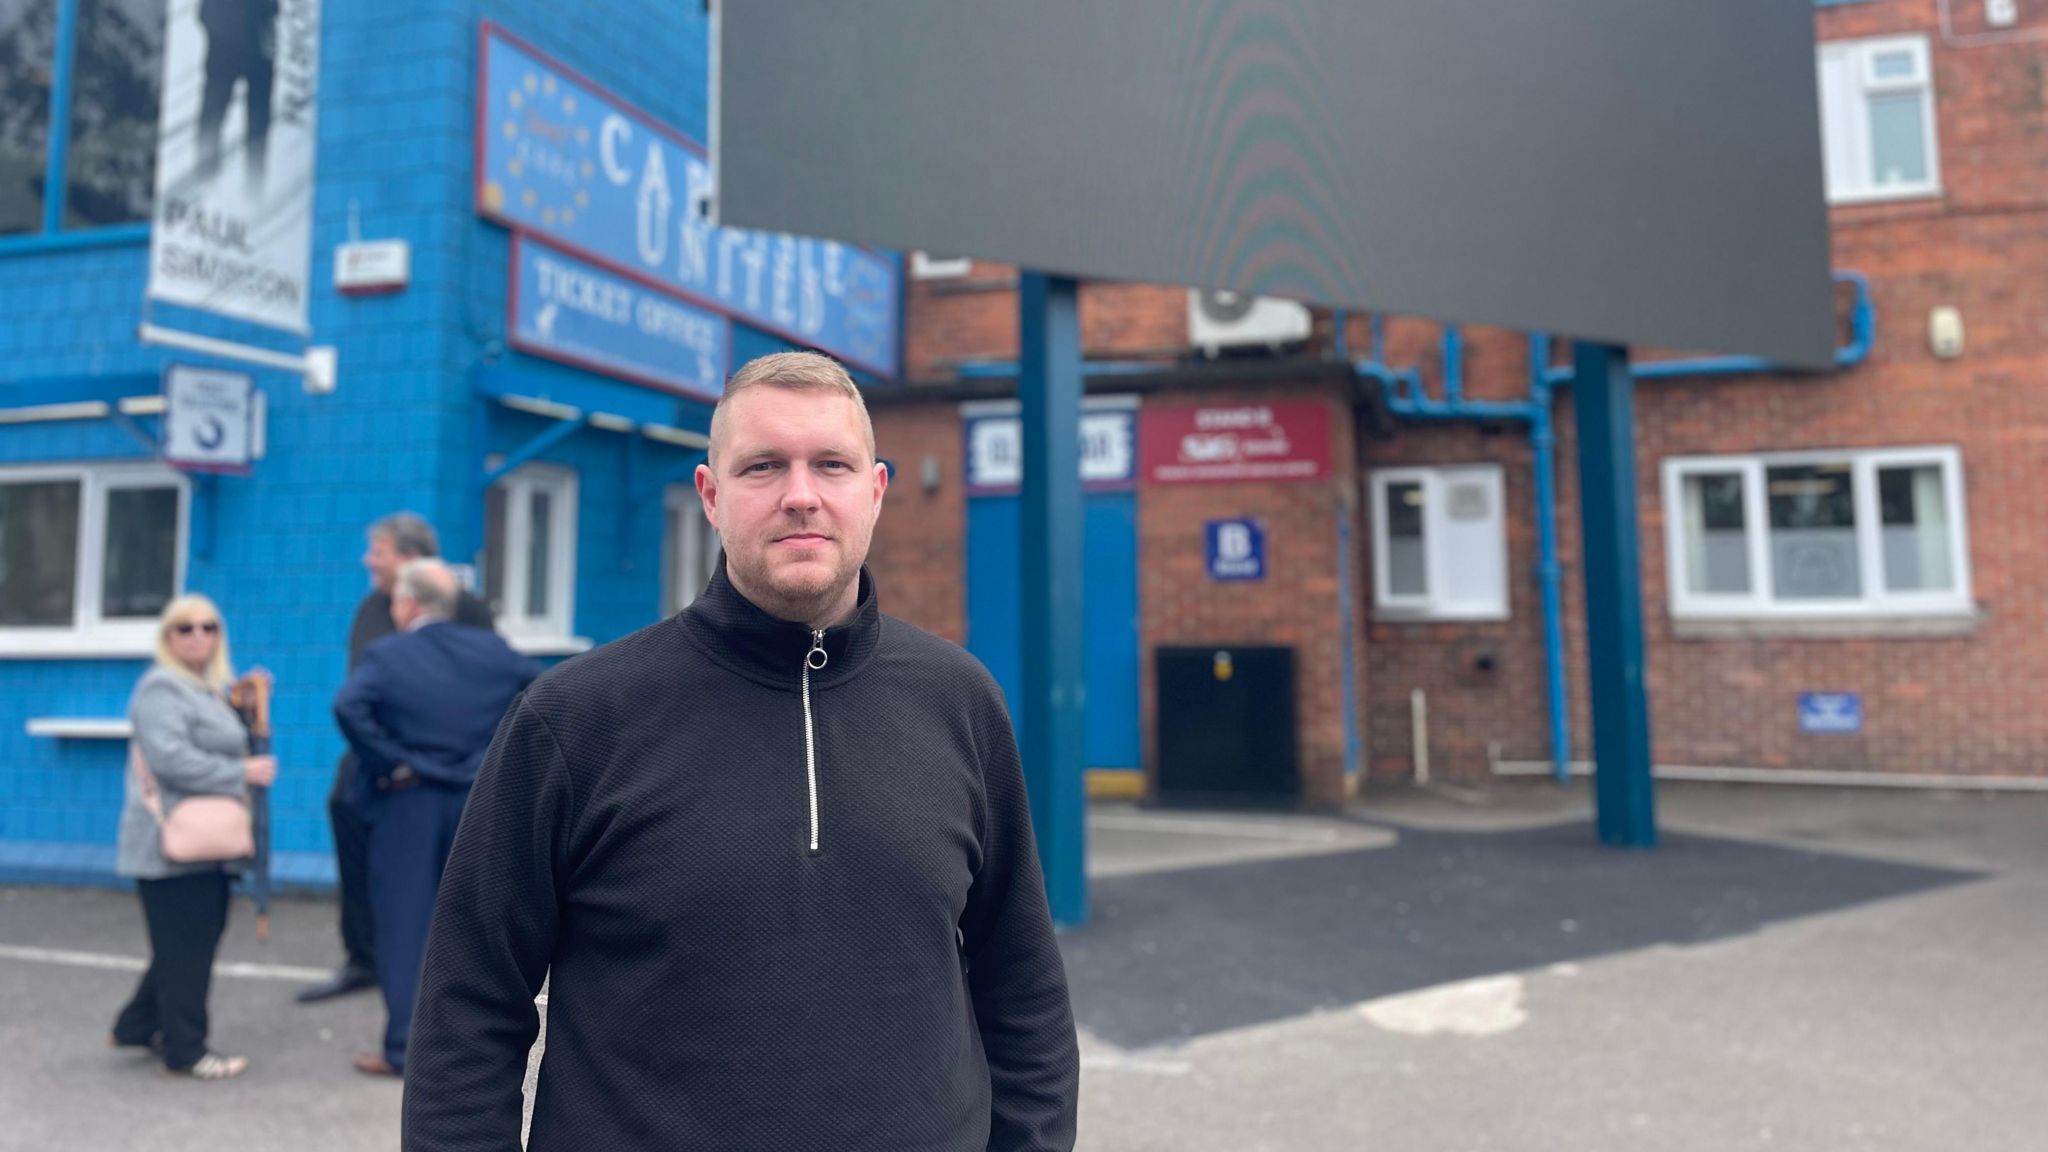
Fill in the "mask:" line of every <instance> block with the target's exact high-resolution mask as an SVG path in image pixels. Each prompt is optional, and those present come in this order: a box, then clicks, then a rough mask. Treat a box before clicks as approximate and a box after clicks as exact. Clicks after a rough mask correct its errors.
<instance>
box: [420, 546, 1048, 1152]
mask: <svg viewBox="0 0 2048 1152" xmlns="http://www.w3.org/2000/svg"><path fill="white" fill-rule="evenodd" d="M550 972H552V979H551V981H550V983H549V988H548V997H549V999H548V1004H547V1050H546V1056H545V1058H544V1059H543V1061H542V1064H541V1071H540V1082H539V1088H538V1091H537V1096H536V1099H535V1104H534V1109H533V1127H532V1132H531V1136H530V1143H529V1145H528V1147H529V1148H530V1149H531V1150H532V1152H562V1150H568V1149H574V1150H576V1152H627V1150H633V1152H640V1150H651V1149H664V1150H666V1149H676V1150H686V1152H713V1150H728V1149H729V1150H734V1152H738V1150H746V1152H782V1150H789V1152H796V1150H799V1149H801V1150H803V1152H868V1150H871V1152H980V1150H982V1149H1000V1150H1003V1152H1009V1150H1019V1152H1026V1150H1028V1152H1039V1150H1050V1149H1061V1150H1065V1149H1071V1148H1072V1147H1073V1143H1074V1127H1075V1106H1076V1103H1077V1094H1078V1080H1079V1059H1078V1056H1077V1053H1076V1047H1075V1037H1074V1022H1073V1013H1072V1009H1071V1007H1070V1005H1069V1002H1068V998H1067V988H1066V976H1065V972H1064V970H1063V967H1062V965H1061V962H1060V954H1059V949H1058V946H1057V944H1056V942H1055V940H1054V937H1053V931H1052V923H1051V919H1050V917H1049V915H1048V913H1047V909H1046V901H1045V891H1044V885H1043V883H1042V881H1041V878H1040V872H1039V866H1038V856H1037V851H1036V849H1035V847H1034V844H1033V841H1032V833H1031V820H1030V814H1029V807H1028V804H1027V802H1026V797H1025V792H1024V780H1023V772H1022V766H1021V764H1020V762H1019V759H1018V755H1017V747H1016V741H1015V737H1014V735H1013V733H1012V731H1011V728H1010V723H1009V717H1008V714H1007V711H1006V710H1005V708H1004V706H1003V700H1002V695H1001V692H1000V690H999V689H998V688H997V687H996V684H995V682H994V680H993V679H992V678H991V677H990V676H989V674H988V672H987V671H986V670H985V669H983V668H982V667H981V665H980V664H979V663H978V662H976V661H975V660H974V658H973V657H971V656H969V655H968V654H967V653H965V652H963V651H961V650H960V649H959V648H957V647H955V646H953V645H951V644H949V643H947V642H945V641H943V640H940V639H938V638H937V637H934V636H932V635H930V634H928V633H925V632H922V631H920V630H918V629H917V628H914V627H912V626H910V625H908V624H905V623H903V622H902V621H900V620H896V619H894V618H892V617H888V616H884V615H882V614H881V612H880V611H879V609H878V608H877V606H876V596H875V589H874V582H873V579H872V577H871V576H870V575H869V574H868V573H867V572H866V571H865V570H863V572H862V573H861V580H860V598H859V608H858V609H857V611H856V613H855V616H854V618H853V619H852V620H851V621H850V622H849V623H847V624H846V625H844V626H841V627H837V628H832V629H829V630H827V631H825V632H824V633H822V634H818V633H814V632H813V631H811V630H810V629H808V628H806V627H804V626H803V625H801V624H792V623H789V622H786V621H782V620H777V619H775V618H773V617H771V616H769V615H768V614H767V613H765V612H762V611H761V610H760V609H759V608H757V607H755V606H754V605H753V604H752V603H750V602H749V601H748V600H746V598H744V597H743V596H741V595H740V594H739V593H738V592H737V591H736V590H735V589H734V588H733V587H732V585H731V584H730V583H729V582H728V581H727V579H726V577H725V573H724V571H723V570H722V566H721V570H720V571H719V573H718V574H717V575H716V576H714V577H713V579H712V581H711V584H710V586H709V588H708V589H707V590H706V591H705V593H704V594H703V595H702V596H700V597H699V598H698V599H697V601H696V602H695V603H693V604H692V605H691V606H690V607H689V608H688V609H686V610H684V611H683V612H681V613H680V614H678V615H676V616H674V617H671V618H670V619H668V620H665V621H663V622H662V623H660V624H657V625H654V626H652V627H650V628H646V629H643V630H641V631H639V632H637V633H634V634H633V635H630V636H627V637H625V638H623V639H621V640H618V641H615V642H613V643H611V644H607V645H605V646H604V647H602V648H599V649H597V650H595V651H593V652H590V653H587V654H585V655H583V656H580V657H578V658H576V659H574V660H571V661H568V662H567V663H565V664H563V665H561V666H559V667H557V668H555V669H553V670H552V671H550V672H549V673H547V674H546V675H544V676H542V677H541V678H540V679H539V680H538V681H536V682H535V683H534V684H533V686H532V687H531V688H529V689H528V690H527V692H526V694H525V695H524V696H523V697H522V698H521V699H520V701H519V703H518V704H516V705H515V706H514V707H513V710H512V711H511V713H510V714H508V715H507V716H506V718H505V721H504V723H503V724H502V725H500V727H499V729H498V733H497V737H496V739H495V740H494V741H493V742H492V745H491V750H490V754H489V755H488V757H487V758H486V760H485V762H484V766H483V768H482V770H481V772H480V773H479V775H478V777H477V781H476V785H475V788H474V790H473V791H472V792H471V795H470V799H469V805H468V807H467V809H466V810H465V811H464V813H463V816H462V823H461V827H460V829H459V831H458V832H457V835H456V838H455V846H454V850H453V852H452V853H451V855H450V857H449V860H448V867H447V872H446V874H445V876H444V878H443V880H442V884H441V890H440V895H439V898H438V900H437V902H436V907H435V912H434V922H433V929H432V933H431V937H430V941H429V945H428V949H427V958H426V967H425V974H424V977H423V980H422V983H421V986H420V999H419V1009H418V1012H417V1014H416V1016H415V1022H414V1025H413V1035H412V1046H411V1048H412V1050H411V1053H410V1056H409V1059H408V1060H407V1062H406V1092H405V1104H404V1137H403V1146H404V1147H405V1148H406V1149H407V1150H408V1152H486V1150H488V1152H505V1150H506V1149H516V1148H518V1147H519V1144H518V1140H519V1130H520V1106H521V1094H520V1084H521V1080H522V1074H523V1072H524V1069H525V1066H526V1060H527V1052H528V1049H529V1048H530V1047H531V1045H532V1043H533V1041H534V1039H535V1038H536V1036H537V1034H538V1030H539V1016H538V1011H537V1009H536V1007H535V1004H534V997H535V995H536V994H537V993H539V992H540V990H541V984H542V980H543V978H545V977H548V976H549V974H550Z"/></svg>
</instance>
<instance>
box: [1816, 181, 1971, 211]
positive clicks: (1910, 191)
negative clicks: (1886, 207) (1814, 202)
mask: <svg viewBox="0 0 2048 1152" xmlns="http://www.w3.org/2000/svg"><path fill="white" fill-rule="evenodd" d="M1942 195H1943V190H1942V187H1941V185H1939V184H1915V185H1913V186H1911V187H1906V188H1868V189H1863V190H1860V191H1855V192H1837V193H1835V194H1834V195H1832V196H1829V197H1828V207H1830V208H1853V207H1855V206H1857V205H1859V204H1897V203H1900V202H1902V201H1911V200H1939V199H1941V198H1942Z"/></svg>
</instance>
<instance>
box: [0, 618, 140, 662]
mask: <svg viewBox="0 0 2048 1152" xmlns="http://www.w3.org/2000/svg"><path fill="white" fill-rule="evenodd" d="M155 656H156V625H155V624H154V623H151V624H147V625H144V626H143V627H142V628H140V629H136V630H134V631H129V630H126V629H113V630H105V631H91V632H76V631H70V630H67V629H21V630H18V631H0V660H150V659H154V658H155Z"/></svg>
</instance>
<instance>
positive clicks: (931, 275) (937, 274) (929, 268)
mask: <svg viewBox="0 0 2048 1152" xmlns="http://www.w3.org/2000/svg"><path fill="white" fill-rule="evenodd" d="M973 272H974V261H973V259H971V258H970V257H966V256H934V255H932V254H931V253H930V252H927V251H925V250H924V249H922V248H918V249H914V250H913V251H912V252H911V253H910V278H911V279H912V280H964V279H966V278H967V277H968V276H970V275H972V274H973Z"/></svg>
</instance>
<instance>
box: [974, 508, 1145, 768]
mask: <svg viewBox="0 0 2048 1152" xmlns="http://www.w3.org/2000/svg"><path fill="white" fill-rule="evenodd" d="M1083 503H1084V505H1085V507H1086V515H1087V523H1086V525H1085V526H1084V527H1083V529H1082V536H1083V552H1084V564H1085V565H1086V567H1085V570H1084V572H1083V577H1082V580H1083V592H1084V599H1083V607H1082V619H1083V627H1084V628H1085V629H1086V631H1087V644H1088V649H1087V652H1086V654H1085V664H1084V666H1083V674H1084V675H1085V676H1087V678H1088V706H1087V719H1086V726H1087V735H1086V750H1085V751H1086V756H1087V760H1088V767H1090V768H1136V767H1138V499H1137V493H1135V492H1091V493H1088V494H1087V495H1086V496H1085V497H1083ZM1021 504H1022V501H1020V500H1019V499H1018V498H1017V497H1016V496H978V497H975V498H973V499H970V500H969V501H968V502H967V650H968V651H970V652H972V653H974V655H975V657H976V658H977V659H979V660H980V661H981V662H982V663H983V664H984V665H986V666H987V667H988V670H989V672H990V674H992V675H993V676H994V677H995V678H996V683H998V684H1000V685H1002V688H1003V697H1004V699H1006V700H1007V701H1008V702H1009V705H1010V716H1011V719H1012V721H1013V722H1016V723H1017V724H1018V726H1019V727H1020V728H1021V727H1022V719H1021V717H1019V716H1018V692H1019V691H1020V690H1021V689H1022V688H1023V684H1024V673H1023V647H1022V637H1021V635H1020V633H1019V624H1018V615H1019V612H1020V608H1019V604H1020V602H1021V600H1022V592H1021V589H1020V588H1019V586H1018V583H1017V581H1018V566H1019V563H1020V560H1021V558H1020V556H1019V555H1018V551H1017V546H1018V541H1017V532H1018V516H1019V513H1020V507H1021Z"/></svg>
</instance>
